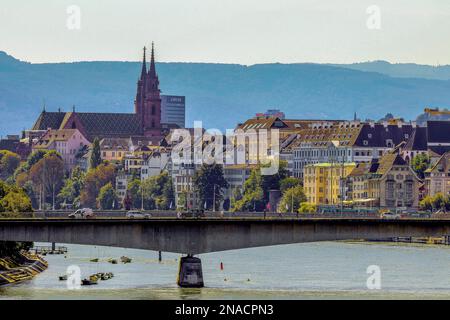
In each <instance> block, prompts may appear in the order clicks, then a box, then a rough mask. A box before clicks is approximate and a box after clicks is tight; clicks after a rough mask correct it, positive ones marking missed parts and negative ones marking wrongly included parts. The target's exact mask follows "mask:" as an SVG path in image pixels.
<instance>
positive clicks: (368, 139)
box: [355, 124, 414, 148]
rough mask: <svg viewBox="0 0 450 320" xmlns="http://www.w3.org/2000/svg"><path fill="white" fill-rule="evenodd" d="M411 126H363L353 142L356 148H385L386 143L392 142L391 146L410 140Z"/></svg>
mask: <svg viewBox="0 0 450 320" xmlns="http://www.w3.org/2000/svg"><path fill="white" fill-rule="evenodd" d="M413 129H414V128H413V126H412V125H409V124H407V125H402V126H398V125H384V124H373V125H371V124H364V125H363V126H362V129H361V132H360V134H359V136H358V138H357V139H356V141H355V146H358V147H368V148H370V147H377V148H380V147H381V148H382V147H387V142H388V141H389V140H390V141H392V144H393V146H396V145H398V144H400V143H401V142H403V141H407V140H409V139H410V137H411V135H412V132H413Z"/></svg>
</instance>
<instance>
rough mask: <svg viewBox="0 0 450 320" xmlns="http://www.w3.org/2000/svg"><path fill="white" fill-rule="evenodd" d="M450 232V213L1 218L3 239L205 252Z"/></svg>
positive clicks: (449, 233) (193, 252)
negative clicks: (394, 217)
mask: <svg viewBox="0 0 450 320" xmlns="http://www.w3.org/2000/svg"><path fill="white" fill-rule="evenodd" d="M446 235H450V219H445V220H444V219H419V218H414V219H412V218H409V219H404V218H402V219H397V220H386V219H378V218H295V217H293V216H292V217H285V218H281V217H269V218H266V219H262V218H261V217H242V216H240V217H234V218H233V217H226V218H220V217H208V218H200V219H196V218H185V219H177V218H176V217H152V218H150V219H143V220H137V219H126V218H123V217H111V218H106V217H101V218H99V217H97V218H95V219H76V220H74V219H68V218H29V219H26V218H22V219H0V240H2V241H36V242H56V243H73V244H84V245H100V246H111V247H124V248H136V249H147V250H155V251H165V252H175V253H181V254H190V255H195V254H200V253H207V252H215V251H225V250H233V249H242V248H251V247H261V246H272V245H282V244H290V243H302V242H316V241H336V240H352V239H385V238H389V237H409V236H412V237H427V236H446Z"/></svg>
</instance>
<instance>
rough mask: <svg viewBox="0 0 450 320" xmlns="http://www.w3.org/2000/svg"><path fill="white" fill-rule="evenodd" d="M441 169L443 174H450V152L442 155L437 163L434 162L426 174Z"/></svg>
mask: <svg viewBox="0 0 450 320" xmlns="http://www.w3.org/2000/svg"><path fill="white" fill-rule="evenodd" d="M440 168H442V171H443V172H447V171H448V172H449V173H450V152H446V153H444V154H443V155H442V156H441V157H440V158H439V160H438V161H436V163H435V164H434V165H433V167H431V168H430V169H428V170H427V171H428V172H431V171H435V170H436V169H440Z"/></svg>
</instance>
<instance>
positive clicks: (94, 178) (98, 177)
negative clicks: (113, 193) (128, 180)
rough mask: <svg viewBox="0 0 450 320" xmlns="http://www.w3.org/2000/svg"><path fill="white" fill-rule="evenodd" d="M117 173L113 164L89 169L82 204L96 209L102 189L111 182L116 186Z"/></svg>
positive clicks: (82, 194)
mask: <svg viewBox="0 0 450 320" xmlns="http://www.w3.org/2000/svg"><path fill="white" fill-rule="evenodd" d="M115 179H116V172H115V168H114V166H113V165H111V164H105V163H102V164H100V165H99V166H98V167H97V168H95V169H92V168H91V169H89V171H88V172H87V174H86V177H85V179H84V184H83V186H82V190H81V194H80V202H81V204H82V205H83V206H86V207H91V208H94V207H95V206H96V204H97V197H98V194H99V192H100V189H101V188H102V187H103V186H104V185H106V184H108V183H109V182H110V183H111V184H112V185H113V186H115Z"/></svg>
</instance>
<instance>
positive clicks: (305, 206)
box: [298, 202, 317, 213]
mask: <svg viewBox="0 0 450 320" xmlns="http://www.w3.org/2000/svg"><path fill="white" fill-rule="evenodd" d="M298 212H299V213H316V212H317V206H316V205H315V204H313V203H307V202H303V203H301V204H300V208H299V209H298Z"/></svg>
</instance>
